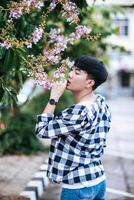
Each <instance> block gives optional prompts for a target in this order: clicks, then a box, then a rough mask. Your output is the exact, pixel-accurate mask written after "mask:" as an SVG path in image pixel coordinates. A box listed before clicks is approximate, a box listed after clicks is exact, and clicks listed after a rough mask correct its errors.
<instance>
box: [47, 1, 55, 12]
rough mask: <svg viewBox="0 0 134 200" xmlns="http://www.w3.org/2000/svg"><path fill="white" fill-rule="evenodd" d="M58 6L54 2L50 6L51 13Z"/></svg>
mask: <svg viewBox="0 0 134 200" xmlns="http://www.w3.org/2000/svg"><path fill="white" fill-rule="evenodd" d="M56 5H57V1H56V0H53V1H52V2H51V3H50V5H49V7H48V10H50V11H52V10H54V9H55V7H56Z"/></svg>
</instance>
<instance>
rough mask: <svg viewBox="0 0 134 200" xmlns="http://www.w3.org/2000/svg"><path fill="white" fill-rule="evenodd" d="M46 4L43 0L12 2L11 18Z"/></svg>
mask: <svg viewBox="0 0 134 200" xmlns="http://www.w3.org/2000/svg"><path fill="white" fill-rule="evenodd" d="M43 6H44V3H43V1H41V0H23V1H21V2H20V3H18V2H12V3H11V5H10V13H9V18H11V19H18V18H20V17H21V16H22V15H23V14H24V13H29V12H30V11H31V10H32V9H33V8H37V9H41V8H42V7H43Z"/></svg>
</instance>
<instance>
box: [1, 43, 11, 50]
mask: <svg viewBox="0 0 134 200" xmlns="http://www.w3.org/2000/svg"><path fill="white" fill-rule="evenodd" d="M0 47H5V48H6V49H9V48H11V47H12V45H11V44H10V43H7V42H0Z"/></svg>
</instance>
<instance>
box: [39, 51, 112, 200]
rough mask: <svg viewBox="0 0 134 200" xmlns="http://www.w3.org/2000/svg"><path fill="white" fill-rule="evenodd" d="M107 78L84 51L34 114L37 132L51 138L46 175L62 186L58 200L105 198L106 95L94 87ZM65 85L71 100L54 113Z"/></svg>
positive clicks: (108, 116) (102, 66)
mask: <svg viewBox="0 0 134 200" xmlns="http://www.w3.org/2000/svg"><path fill="white" fill-rule="evenodd" d="M107 76H108V73H107V71H106V69H105V67H104V65H103V63H102V62H100V61H99V60H97V59H96V58H94V57H91V56H87V55H85V56H81V57H79V58H78V59H76V61H75V64H74V67H73V69H72V71H71V72H70V73H69V75H68V80H67V81H64V82H63V83H62V84H61V83H56V84H55V85H54V86H53V88H52V89H51V93H50V100H49V102H48V104H47V106H46V108H45V110H44V112H43V113H42V114H41V115H38V117H37V125H36V134H37V136H38V137H41V138H51V139H52V141H51V147H50V152H49V163H48V171H47V176H48V177H49V179H50V180H51V181H52V182H54V183H61V184H62V191H61V200H104V199H105V189H106V183H105V173H104V169H103V166H102V162H101V157H102V155H103V152H104V147H105V146H106V135H107V133H108V131H109V128H110V121H111V115H110V111H109V108H108V106H107V104H106V102H105V99H104V98H103V97H102V96H101V95H95V94H94V90H95V89H96V88H97V87H98V86H99V85H101V84H102V83H103V82H105V81H106V79H107ZM65 89H67V90H70V91H71V92H72V94H73V95H74V97H75V100H76V104H74V105H72V106H71V107H70V108H67V109H65V110H63V111H62V112H61V113H59V114H58V115H57V116H54V114H53V113H54V110H55V107H56V104H57V102H58V101H59V98H60V97H61V96H62V94H63V92H64V90H65Z"/></svg>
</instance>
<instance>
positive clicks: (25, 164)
mask: <svg viewBox="0 0 134 200" xmlns="http://www.w3.org/2000/svg"><path fill="white" fill-rule="evenodd" d="M46 157H47V154H46V153H39V154H36V155H32V156H24V155H21V156H20V155H15V156H3V157H0V200H2V197H1V196H3V195H4V196H9V195H10V196H13V195H19V194H20V192H21V191H22V190H23V189H24V188H25V187H26V185H27V183H28V182H29V181H30V179H31V178H32V177H33V175H34V174H35V173H36V172H37V170H38V169H39V168H40V165H41V164H42V163H43V161H44V160H45V159H46Z"/></svg>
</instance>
